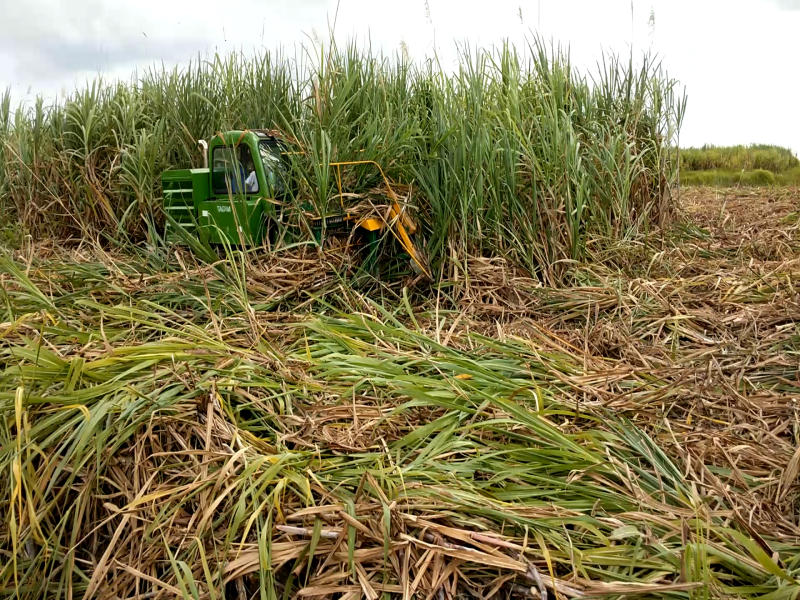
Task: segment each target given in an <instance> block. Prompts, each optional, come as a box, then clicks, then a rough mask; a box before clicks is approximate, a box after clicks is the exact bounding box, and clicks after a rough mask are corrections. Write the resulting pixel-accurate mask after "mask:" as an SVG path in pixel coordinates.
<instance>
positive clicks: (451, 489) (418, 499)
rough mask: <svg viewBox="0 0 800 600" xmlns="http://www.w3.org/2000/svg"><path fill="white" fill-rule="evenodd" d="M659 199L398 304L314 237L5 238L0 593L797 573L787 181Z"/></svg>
mask: <svg viewBox="0 0 800 600" xmlns="http://www.w3.org/2000/svg"><path fill="white" fill-rule="evenodd" d="M681 211H682V213H683V216H682V219H681V220H680V221H679V223H677V224H675V225H673V226H671V227H670V228H669V229H668V230H666V231H663V232H654V233H652V234H651V235H650V236H649V237H648V238H646V239H639V240H636V241H635V242H626V243H625V244H620V245H618V246H617V247H614V248H611V249H608V248H605V247H604V246H602V245H600V244H598V245H597V248H600V247H604V248H605V249H604V250H603V251H600V250H596V251H594V253H595V258H596V260H595V261H593V262H592V263H589V264H586V265H580V266H578V267H576V272H575V281H576V284H575V285H573V286H572V287H568V288H557V289H556V288H549V287H545V286H542V285H541V284H540V283H538V282H537V281H535V280H533V279H532V278H530V277H528V276H527V274H525V273H524V272H520V271H516V270H514V269H510V268H508V267H507V266H506V265H505V264H504V263H503V262H502V261H500V260H498V259H486V258H475V259H473V260H471V262H470V269H469V271H468V273H467V276H466V279H465V276H464V274H462V275H461V277H460V281H459V283H458V285H455V284H448V285H442V286H441V287H439V288H438V289H433V290H419V289H418V288H415V289H414V290H411V291H410V292H409V291H403V290H402V288H399V287H397V288H395V289H394V290H388V291H387V292H386V293H387V294H388V295H391V294H392V293H396V294H397V295H396V296H395V297H393V298H391V300H392V301H391V302H390V303H387V305H386V306H397V307H398V308H396V309H390V308H385V306H381V305H379V304H378V303H377V302H376V301H373V300H370V299H368V298H366V297H365V296H363V295H362V294H361V293H360V292H359V291H358V290H354V289H349V288H347V287H345V286H338V285H337V283H336V281H335V278H333V277H332V276H331V275H330V274H329V271H328V270H325V269H319V268H318V266H317V263H316V262H315V260H316V259H315V257H312V256H291V257H289V256H287V257H283V258H280V257H279V258H273V259H263V260H262V261H261V262H258V263H256V262H254V263H252V264H250V265H249V266H248V267H247V268H242V265H240V264H232V265H228V268H227V272H226V273H225V274H221V272H220V270H219V269H215V268H213V267H209V266H193V265H194V263H193V261H192V259H191V257H189V256H187V255H186V254H185V253H184V254H182V255H180V256H179V257H178V261H179V262H180V264H181V265H182V268H180V269H176V270H173V271H171V272H169V273H162V272H161V271H159V270H158V269H157V268H156V267H154V266H152V265H148V264H147V263H146V261H144V260H142V259H133V258H129V257H128V258H126V257H121V256H111V255H109V254H106V253H104V252H102V251H100V250H98V249H95V248H79V249H74V248H73V249H71V250H63V249H59V250H55V249H53V248H46V247H29V248H25V249H23V250H21V251H15V252H14V253H13V257H12V256H11V254H9V255H8V257H7V258H4V259H3V264H2V286H3V290H4V292H3V295H4V297H3V300H4V302H3V303H4V305H5V309H6V317H5V319H4V320H5V322H4V323H2V325H0V335H1V336H2V342H1V343H2V347H1V349H0V358H1V359H2V369H3V372H2V376H0V469H2V471H0V473H2V474H1V475H0V482H1V485H0V487H1V488H2V489H0V513H2V514H3V515H4V519H3V522H2V524H0V593H3V594H9V593H13V592H15V591H16V592H18V594H19V596H20V597H31V598H33V597H76V596H78V597H90V596H93V595H94V596H96V597H100V598H132V597H140V598H145V597H147V598H152V597H169V596H174V595H184V596H187V597H192V596H193V597H195V598H219V597H221V596H222V595H223V594H225V597H229V598H242V599H243V598H251V597H259V594H261V596H260V597H270V598H274V597H277V596H276V595H277V594H282V597H283V598H284V599H288V598H289V597H291V598H334V597H336V598H346V599H348V600H351V599H352V600H355V599H356V598H359V597H366V598H368V599H369V600H376V599H377V598H378V597H379V596H381V595H382V594H384V593H386V594H390V595H391V597H403V598H410V597H412V596H413V597H416V598H423V599H426V600H431V599H433V598H436V599H437V600H445V598H447V599H451V598H456V597H458V598H467V597H474V598H491V597H497V598H499V597H518V598H544V597H545V596H547V597H548V598H553V597H555V598H562V597H566V598H583V597H590V596H591V597H596V596H615V597H619V596H620V595H635V596H639V597H647V596H650V597H664V595H665V594H667V595H672V596H674V597H681V598H688V597H692V598H694V597H697V598H700V597H750V596H752V597H755V596H760V595H763V594H775V595H774V596H772V597H773V598H792V597H796V595H797V593H798V591H800V586H799V585H798V583H797V578H800V481H798V474H799V473H800V406H799V405H798V400H800V192H798V191H797V190H791V189H753V190H716V191H715V190H708V189H701V188H698V189H690V190H684V192H683V196H682V207H681ZM454 290H458V291H454ZM290 307H291V310H290ZM498 594H500V595H498Z"/></svg>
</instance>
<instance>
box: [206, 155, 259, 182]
mask: <svg viewBox="0 0 800 600" xmlns="http://www.w3.org/2000/svg"><path fill="white" fill-rule="evenodd" d="M211 184H212V187H213V188H214V193H215V194H257V193H258V177H257V176H256V169H255V163H254V162H253V155H252V153H251V152H250V147H249V146H247V145H246V144H240V145H239V146H217V147H216V148H214V154H213V156H212V164H211Z"/></svg>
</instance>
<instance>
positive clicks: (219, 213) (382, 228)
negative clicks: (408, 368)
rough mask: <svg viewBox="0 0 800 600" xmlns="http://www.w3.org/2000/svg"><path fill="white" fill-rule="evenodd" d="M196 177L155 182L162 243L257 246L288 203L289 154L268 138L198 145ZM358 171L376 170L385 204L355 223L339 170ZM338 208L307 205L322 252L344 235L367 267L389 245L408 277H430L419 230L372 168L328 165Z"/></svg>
mask: <svg viewBox="0 0 800 600" xmlns="http://www.w3.org/2000/svg"><path fill="white" fill-rule="evenodd" d="M199 146H200V148H201V149H202V151H203V165H204V166H203V168H202V169H182V170H168V171H164V172H163V173H162V174H161V183H162V187H163V192H164V213H165V215H166V225H165V236H166V239H167V241H171V242H177V243H186V242H187V240H189V239H190V238H191V237H194V238H196V239H197V240H198V241H201V242H203V243H205V244H210V245H231V246H251V247H253V246H255V247H257V246H262V245H266V243H268V242H272V241H273V240H272V239H270V238H271V237H272V236H274V234H275V229H276V227H275V224H276V223H277V222H278V221H280V219H281V218H282V217H283V216H284V211H285V210H286V209H287V208H288V207H289V205H290V204H291V202H292V194H291V189H292V183H291V181H289V175H288V174H289V172H290V169H289V168H288V167H287V156H288V155H290V154H291V150H290V148H289V147H288V146H287V145H286V144H285V143H284V142H283V141H282V140H281V138H280V137H279V136H277V135H275V134H274V133H272V132H267V131H253V130H245V131H229V132H226V133H219V134H217V135H215V136H214V137H213V138H212V139H211V140H209V141H208V142H205V141H202V140H201V141H200V142H199ZM358 165H364V166H367V167H372V168H375V169H377V171H378V172H379V173H380V176H381V178H382V180H383V184H384V188H383V189H382V192H383V193H385V195H386V197H387V198H388V206H387V207H386V210H385V211H374V210H373V211H370V213H369V214H367V215H359V214H357V213H353V212H350V211H348V210H347V209H346V208H345V201H344V199H345V196H350V194H345V192H344V191H343V190H342V176H341V173H342V169H346V168H348V167H353V166H358ZM330 166H331V167H332V168H333V169H334V171H335V174H336V182H337V188H338V203H335V204H336V205H337V207H336V209H335V210H333V211H329V212H330V214H325V215H320V214H317V213H316V212H315V211H313V209H312V207H311V205H310V204H308V203H306V204H304V205H303V207H302V208H303V209H304V212H305V213H307V214H308V213H309V212H310V217H309V218H308V220H307V222H308V224H309V228H308V229H309V230H310V232H311V235H313V236H314V238H315V239H316V241H317V242H318V243H320V244H322V243H323V242H324V238H325V237H326V236H328V235H330V234H338V235H341V234H342V233H344V234H345V235H346V236H348V238H349V239H351V240H356V241H357V243H358V244H360V245H364V246H366V249H367V257H368V258H367V259H366V260H367V261H373V263H374V261H375V260H376V257H378V256H379V255H382V253H381V252H380V250H381V248H380V247H381V244H382V243H385V242H387V241H388V242H389V244H390V245H391V246H392V247H395V248H399V249H400V252H402V253H403V254H407V255H408V258H409V262H410V265H411V267H412V269H413V271H414V272H415V273H417V274H419V275H422V276H425V277H427V278H430V277H431V273H430V269H429V267H428V263H427V260H426V258H425V255H424V252H423V250H422V246H421V244H420V243H419V241H420V232H419V226H418V225H417V223H416V222H415V221H414V219H413V218H412V217H411V216H410V215H409V214H408V211H407V207H405V206H402V205H401V202H400V201H399V199H398V197H397V194H396V193H395V191H394V189H393V187H392V184H391V183H390V181H389V180H388V178H387V177H386V175H385V174H384V172H383V169H382V168H381V167H380V165H378V164H377V163H375V162H373V161H349V162H333V163H330Z"/></svg>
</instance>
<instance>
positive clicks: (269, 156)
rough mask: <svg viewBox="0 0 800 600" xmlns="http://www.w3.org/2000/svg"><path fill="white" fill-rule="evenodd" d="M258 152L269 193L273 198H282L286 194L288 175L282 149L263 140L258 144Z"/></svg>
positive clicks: (273, 143)
mask: <svg viewBox="0 0 800 600" xmlns="http://www.w3.org/2000/svg"><path fill="white" fill-rule="evenodd" d="M258 152H259V154H260V155H261V162H262V163H263V164H264V177H265V179H266V180H267V187H268V192H267V193H269V194H271V196H272V197H273V198H280V197H282V196H283V195H284V194H285V193H286V180H287V177H288V173H287V172H286V165H284V164H283V161H282V160H281V149H280V146H278V145H277V144H276V143H275V142H270V141H266V140H262V141H261V142H259V143H258Z"/></svg>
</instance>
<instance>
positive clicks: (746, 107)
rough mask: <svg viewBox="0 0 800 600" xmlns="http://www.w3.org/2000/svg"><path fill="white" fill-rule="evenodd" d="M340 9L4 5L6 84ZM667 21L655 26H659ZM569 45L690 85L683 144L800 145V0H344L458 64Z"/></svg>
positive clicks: (173, 56)
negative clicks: (657, 69) (533, 44)
mask: <svg viewBox="0 0 800 600" xmlns="http://www.w3.org/2000/svg"><path fill="white" fill-rule="evenodd" d="M336 7H337V0H69V1H67V0H0V15H2V17H1V18H0V22H2V25H3V27H2V30H3V35H2V36H0V89H3V88H5V87H7V86H11V88H12V92H13V95H14V97H15V99H19V98H24V97H26V96H27V97H30V96H32V95H33V94H36V93H42V94H44V95H46V96H48V97H50V98H52V97H54V96H56V95H58V94H59V93H60V92H61V91H63V90H72V89H73V88H74V87H75V86H80V85H81V84H82V83H83V82H85V81H86V79H87V78H91V77H93V76H94V75H95V74H96V73H98V72H100V73H103V74H104V75H106V76H107V77H111V78H114V77H128V76H129V74H130V73H131V72H132V71H133V70H134V69H136V68H137V67H142V66H145V65H148V64H151V63H152V62H153V61H158V62H162V61H163V62H164V63H165V64H167V65H174V64H176V63H185V62H186V60H187V59H189V58H191V57H192V56H195V55H196V54H197V53H198V52H200V53H203V54H205V53H207V52H214V51H224V50H227V49H238V50H243V51H245V52H252V51H253V50H254V49H256V48H259V47H261V46H262V45H263V46H266V47H267V48H271V49H272V48H275V47H276V46H279V45H284V46H291V45H293V44H296V43H300V42H303V41H306V42H307V41H308V39H309V38H313V37H315V36H317V37H321V36H323V35H324V34H325V33H326V32H327V30H328V23H332V22H333V19H334V15H336ZM651 11H652V14H653V15H654V17H655V19H654V24H655V26H654V27H653V26H652V25H651V24H650V23H649V21H650V16H651ZM537 30H538V31H539V32H540V33H541V34H542V35H543V36H545V37H546V38H548V39H550V38H552V39H554V40H555V41H560V42H562V43H564V44H569V46H570V48H571V51H572V57H573V62H575V63H576V64H578V65H582V66H585V67H586V68H592V67H593V65H594V64H595V61H596V59H597V58H598V57H599V56H600V53H601V51H602V49H606V50H611V51H614V52H618V53H623V54H626V55H627V53H628V52H629V50H630V48H631V45H633V48H634V52H635V53H636V54H637V55H638V54H639V53H640V52H641V51H642V50H644V49H647V48H652V49H653V50H654V51H655V52H657V53H658V55H659V56H660V57H661V58H662V60H663V63H664V65H665V67H666V68H667V69H668V70H669V73H670V75H672V76H674V77H676V78H678V79H679V80H680V81H681V82H682V84H684V85H685V86H686V89H687V93H688V95H689V108H688V113H687V117H686V121H685V124H684V128H683V132H682V135H681V144H682V145H700V144H703V143H714V144H720V145H722V144H737V143H743V144H748V143H752V142H760V143H774V144H781V145H785V146H789V147H791V148H792V149H793V150H794V151H795V152H797V151H798V150H800V118H798V117H797V112H798V111H797V107H798V104H799V103H800V102H799V101H800V77H799V76H798V72H800V71H799V70H798V66H797V63H798V57H800V0H633V14H631V0H479V1H474V2H473V1H472V0H428V1H427V2H426V1H425V0H392V1H390V2H389V1H386V0H384V1H382V2H381V1H380V0H340V2H339V9H338V16H337V20H336V36H337V37H341V38H346V37H354V36H355V37H357V38H358V39H360V40H366V39H367V38H369V39H370V40H371V42H372V44H373V46H377V47H382V48H383V49H385V50H387V51H390V52H393V51H394V50H396V49H397V48H399V46H400V44H401V43H405V44H406V46H407V48H408V50H409V52H410V54H411V55H412V56H413V57H415V58H420V57H424V56H426V55H431V54H432V53H433V52H434V51H435V52H437V53H438V54H439V56H440V58H442V59H443V60H444V61H445V63H448V62H450V63H452V62H453V61H454V57H455V53H456V42H457V41H458V42H464V41H468V42H469V43H471V44H473V45H482V46H491V45H493V44H498V43H500V42H501V41H502V40H503V39H504V38H507V39H510V40H511V41H516V42H517V43H520V42H521V41H522V40H523V39H524V37H525V36H526V35H527V36H528V37H530V35H531V31H537Z"/></svg>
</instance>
